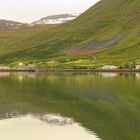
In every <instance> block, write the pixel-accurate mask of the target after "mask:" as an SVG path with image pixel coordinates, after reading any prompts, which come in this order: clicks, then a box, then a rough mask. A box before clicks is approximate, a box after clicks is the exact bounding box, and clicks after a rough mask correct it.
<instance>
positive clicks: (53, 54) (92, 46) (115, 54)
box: [0, 0, 140, 68]
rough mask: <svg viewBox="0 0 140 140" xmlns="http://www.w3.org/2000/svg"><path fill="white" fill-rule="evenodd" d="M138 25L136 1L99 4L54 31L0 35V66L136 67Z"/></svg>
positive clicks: (139, 37)
mask: <svg viewBox="0 0 140 140" xmlns="http://www.w3.org/2000/svg"><path fill="white" fill-rule="evenodd" d="M139 23H140V3H139V0H115V1H114V0H101V1H100V2H98V3H97V4H96V5H94V6H93V7H91V8H90V9H89V10H87V11H86V12H85V13H83V14H82V15H81V16H79V17H78V18H77V19H76V20H74V21H71V22H69V23H65V24H62V25H59V26H57V27H53V28H50V29H48V27H40V28H41V29H39V30H38V29H36V28H34V29H17V30H14V31H8V32H0V62H1V63H14V62H17V61H26V62H29V61H36V62H38V63H40V62H42V65H44V66H49V67H66V68H69V67H74V68H75V67H83V68H85V67H95V66H99V65H104V64H115V65H119V66H124V65H127V64H128V65H130V64H131V63H139V60H140V56H139V54H140V24H139ZM38 28H39V27H38ZM19 34H20V35H19Z"/></svg>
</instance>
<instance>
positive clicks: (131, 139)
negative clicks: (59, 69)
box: [0, 73, 140, 140]
mask: <svg viewBox="0 0 140 140" xmlns="http://www.w3.org/2000/svg"><path fill="white" fill-rule="evenodd" d="M139 132H140V74H139V73H136V74H127V73H125V74H116V73H43V74H34V73H0V139H2V140H19V139H20V140H25V139H26V140H39V139H41V140H139V139H140V133H139Z"/></svg>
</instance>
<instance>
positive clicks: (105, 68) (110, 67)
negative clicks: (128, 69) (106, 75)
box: [101, 65, 118, 70]
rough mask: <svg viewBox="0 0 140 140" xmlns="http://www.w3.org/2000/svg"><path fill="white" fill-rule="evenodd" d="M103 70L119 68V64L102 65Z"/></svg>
mask: <svg viewBox="0 0 140 140" xmlns="http://www.w3.org/2000/svg"><path fill="white" fill-rule="evenodd" d="M101 69H103V70H114V69H118V67H117V66H114V65H105V66H102V68H101Z"/></svg>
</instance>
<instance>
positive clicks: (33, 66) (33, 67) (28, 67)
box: [16, 62, 37, 70]
mask: <svg viewBox="0 0 140 140" xmlns="http://www.w3.org/2000/svg"><path fill="white" fill-rule="evenodd" d="M16 69H17V70H36V69H37V68H36V64H33V63H32V64H28V65H26V64H24V63H22V62H20V63H19V64H18V66H17V67H16Z"/></svg>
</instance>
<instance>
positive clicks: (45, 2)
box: [0, 0, 98, 22]
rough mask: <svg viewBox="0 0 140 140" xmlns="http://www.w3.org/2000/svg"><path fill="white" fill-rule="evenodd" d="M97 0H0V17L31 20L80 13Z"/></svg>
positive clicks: (21, 20)
mask: <svg viewBox="0 0 140 140" xmlns="http://www.w3.org/2000/svg"><path fill="white" fill-rule="evenodd" d="M97 1H98V0H0V19H8V20H15V21H20V22H32V21H35V20H38V19H40V18H41V17H44V16H48V15H53V14H63V13H82V12H84V11H85V10H86V9H88V8H89V7H90V6H92V5H93V4H95V3H96V2H97Z"/></svg>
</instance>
